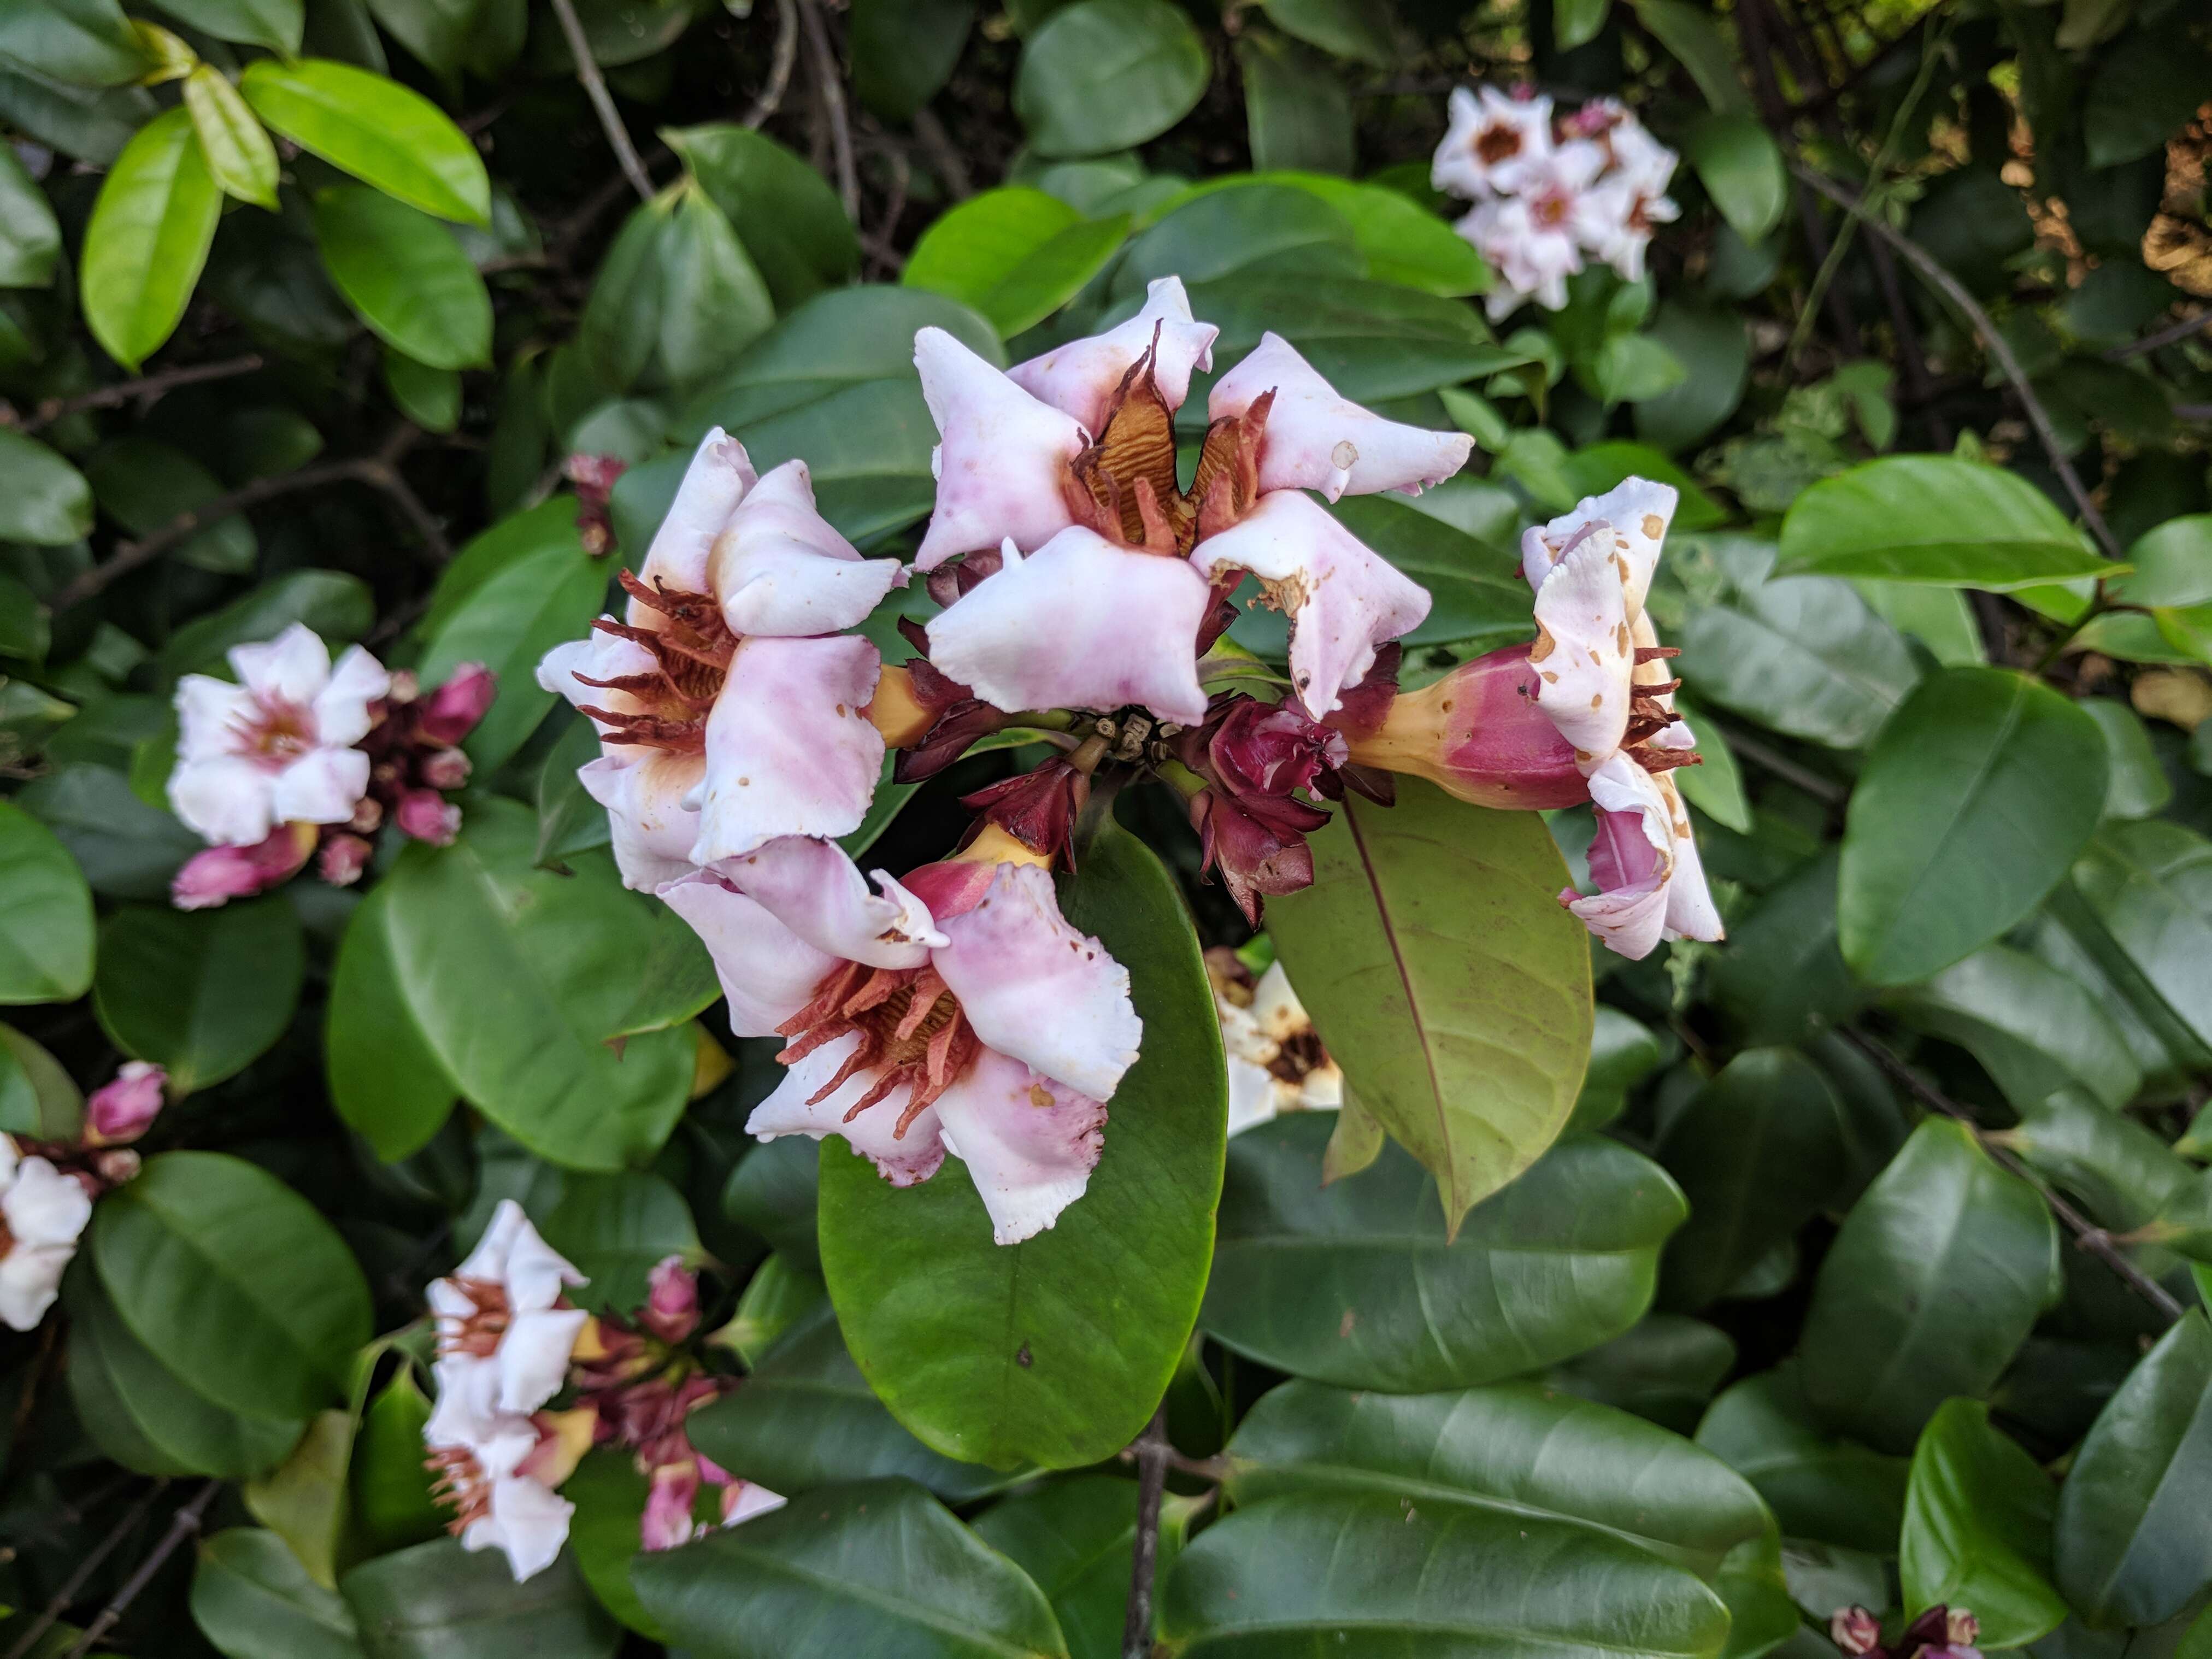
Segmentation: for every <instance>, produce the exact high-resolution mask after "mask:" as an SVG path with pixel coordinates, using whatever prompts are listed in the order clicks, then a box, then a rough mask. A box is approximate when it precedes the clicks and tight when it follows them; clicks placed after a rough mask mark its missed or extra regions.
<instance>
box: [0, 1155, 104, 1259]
mask: <svg viewBox="0 0 2212 1659" xmlns="http://www.w3.org/2000/svg"><path fill="white" fill-rule="evenodd" d="M0 1215H4V1216H5V1217H6V1218H7V1220H8V1231H9V1236H10V1237H12V1238H14V1240H15V1243H16V1244H17V1245H19V1246H23V1245H40V1244H49V1245H55V1246H73V1245H75V1244H76V1241H77V1239H78V1237H80V1236H81V1235H82V1233H83V1231H84V1224H85V1223H86V1222H88V1221H89V1220H91V1219H92V1200H91V1199H90V1198H89V1197H88V1196H87V1195H86V1194H85V1190H84V1188H82V1187H81V1186H79V1185H78V1184H77V1182H76V1180H75V1179H74V1178H73V1177H71V1176H65V1175H64V1174H63V1173H62V1172H61V1171H60V1170H57V1169H55V1168H54V1166H53V1165H52V1164H50V1163H48V1162H47V1161H46V1159H45V1158H25V1159H23V1160H22V1162H21V1163H20V1164H17V1165H16V1166H15V1182H14V1183H13V1184H12V1185H11V1186H10V1187H9V1188H8V1191H7V1193H6V1194H4V1195H0Z"/></svg>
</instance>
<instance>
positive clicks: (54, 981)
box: [0, 801, 93, 1003]
mask: <svg viewBox="0 0 2212 1659" xmlns="http://www.w3.org/2000/svg"><path fill="white" fill-rule="evenodd" d="M92 957H93V933H92V893H91V891H90V890H89V889H88V888H87V887H86V886H85V884H84V872H82V871H81V870H79V869H78V868H77V866H76V860H75V859H73V858H71V857H70V855H69V849H68V848H65V847H64V846H63V845H62V844H61V842H60V841H59V840H58V839H57V838H56V837H55V835H54V832H53V831H52V830H51V829H47V828H46V825H45V824H43V823H40V822H39V821H38V819H36V818H34V817H32V816H31V815H30V814H29V813H28V812H26V811H23V809H22V808H21V807H20V806H17V805H15V804H14V803H12V802H8V801H0V1003H10V1002H71V1001H74V1000H76V999H77V998H78V997H81V996H82V995H83V994H84V993H85V987H87V986H88V985H90V984H91V983H92Z"/></svg>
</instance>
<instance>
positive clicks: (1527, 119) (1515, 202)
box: [1431, 87, 1677, 319]
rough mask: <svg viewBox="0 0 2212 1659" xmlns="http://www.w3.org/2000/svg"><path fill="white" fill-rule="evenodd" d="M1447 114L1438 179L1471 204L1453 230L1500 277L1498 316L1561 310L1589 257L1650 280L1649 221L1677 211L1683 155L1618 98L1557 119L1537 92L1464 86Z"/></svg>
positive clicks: (1494, 311) (1495, 301) (1493, 309)
mask: <svg viewBox="0 0 2212 1659" xmlns="http://www.w3.org/2000/svg"><path fill="white" fill-rule="evenodd" d="M1450 115H1451V125H1450V127H1449V131H1446V132H1445V134H1444V137H1443V143H1440V144H1438V145H1437V154H1436V160H1435V163H1434V165H1433V167H1432V169H1431V180H1432V182H1433V183H1434V184H1435V185H1436V187H1437V189H1438V190H1440V191H1444V192H1446V193H1447V194H1449V195H1452V196H1455V197H1459V198H1460V199H1461V200H1462V201H1464V202H1472V203H1473V204H1474V208H1473V209H1472V210H1470V211H1469V212H1468V214H1467V216H1465V217H1464V218H1462V219H1461V220H1460V221H1459V222H1458V224H1457V226H1456V228H1457V229H1458V231H1459V234H1461V235H1462V236H1463V237H1465V238H1466V239H1467V240H1468V241H1469V242H1471V243H1472V244H1474V248H1475V251H1476V252H1479V253H1480V254H1481V255H1482V257H1483V258H1485V259H1486V260H1488V261H1489V263H1490V264H1491V266H1492V269H1493V270H1496V271H1497V273H1498V276H1499V277H1500V278H1501V281H1500V283H1499V285H1498V287H1497V288H1496V289H1493V290H1492V293H1491V295H1490V297H1489V300H1488V301H1487V303H1488V305H1489V307H1490V314H1491V316H1492V319H1497V318H1502V317H1504V316H1506V315H1507V314H1509V313H1511V312H1512V311H1514V310H1515V309H1516V308H1517V307H1519V306H1521V305H1522V303H1523V302H1524V301H1528V300H1529V299H1531V298H1533V299H1534V300H1535V301H1536V302H1537V303H1538V304H1539V305H1541V306H1543V307H1545V308H1546V309H1547V310H1551V311H1557V310H1559V308H1560V307H1563V306H1565V304H1566V302H1567V278H1568V277H1569V276H1572V275H1573V274H1574V273H1575V272H1577V271H1578V270H1581V269H1582V268H1583V258H1584V256H1586V255H1587V256H1589V258H1595V259H1600V260H1602V261H1603V262H1604V263H1606V264H1609V265H1611V266H1612V267H1613V269H1614V270H1617V271H1619V272H1620V274H1621V276H1624V277H1625V278H1626V279H1627V280H1628V281H1630V282H1635V281H1637V280H1638V279H1639V278H1640V277H1642V276H1643V275H1644V249H1645V248H1646V247H1647V246H1649V245H1650V240H1651V228H1652V226H1654V225H1655V224H1663V223H1665V222H1668V221H1669V220H1672V219H1673V218H1674V216H1675V214H1676V211H1677V210H1676V209H1675V206H1674V203H1673V202H1672V201H1670V200H1669V199H1668V196H1667V185H1668V180H1669V179H1672V178H1673V177H1674V161H1675V156H1674V151H1673V150H1671V149H1668V148H1667V147H1666V146H1665V145H1664V144H1662V143H1660V142H1659V141H1658V140H1657V139H1656V138H1654V137H1652V136H1651V135H1650V133H1649V132H1648V131H1645V130H1644V125H1643V124H1642V123H1641V122H1639V121H1638V120H1637V118H1636V117H1635V116H1634V115H1632V114H1631V113H1630V112H1628V111H1627V110H1626V108H1624V107H1623V106H1621V104H1620V102H1619V101H1618V100H1614V99H1611V98H1594V99H1592V100H1590V101H1589V103H1587V104H1584V105H1583V106H1582V107H1581V108H1580V109H1578V110H1577V111H1576V112H1574V113H1572V114H1571V115H1565V116H1555V115H1554V114H1553V109H1552V100H1550V99H1549V98H1548V97H1546V96H1544V95H1543V94H1540V93H1537V92H1536V91H1535V90H1534V88H1528V87H1522V88H1516V90H1515V91H1514V92H1513V93H1511V94H1506V93H1502V92H1500V91H1498V88H1495V87H1483V88H1480V89H1479V90H1477V91H1472V92H1471V91H1469V90H1468V88H1465V87H1461V88H1457V89H1456V90H1455V91H1454V92H1453V94H1452V95H1451V102H1450Z"/></svg>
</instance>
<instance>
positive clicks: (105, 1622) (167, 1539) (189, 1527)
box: [69, 1480, 222, 1659]
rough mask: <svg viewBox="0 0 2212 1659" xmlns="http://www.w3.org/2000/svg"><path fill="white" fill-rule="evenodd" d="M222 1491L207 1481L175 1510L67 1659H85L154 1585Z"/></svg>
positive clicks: (213, 1483)
mask: <svg viewBox="0 0 2212 1659" xmlns="http://www.w3.org/2000/svg"><path fill="white" fill-rule="evenodd" d="M221 1491H222V1481H220V1480H210V1481H209V1482H208V1483H207V1484H206V1485H205V1486H202V1487H201V1488H200V1489H199V1491H197V1492H195V1493H193V1494H192V1498H191V1502H189V1503H187V1504H185V1505H184V1506H183V1507H182V1508H180V1509H179V1510H178V1511H177V1512H176V1514H175V1515H174V1516H172V1517H171V1519H170V1521H169V1529H168V1531H167V1532H166V1533H163V1534H161V1542H160V1543H158V1544H156V1545H155V1546H154V1548H153V1551H152V1553H150V1554H149V1555H148V1556H147V1558H146V1559H144V1560H143V1561H141V1562H140V1563H139V1564H138V1570H137V1571H136V1572H134V1573H132V1574H131V1577H129V1578H127V1579H125V1581H124V1583H123V1588H122V1589H119V1590H118V1591H116V1592H115V1599H114V1600H113V1601H110V1602H109V1603H108V1604H107V1605H106V1607H102V1608H101V1609H100V1616H99V1617H98V1618H97V1619H94V1620H93V1621H92V1622H91V1623H90V1624H89V1625H87V1626H85V1627H84V1634H83V1635H82V1636H80V1637H78V1638H76V1646H75V1647H73V1648H71V1649H70V1650H69V1659H84V1656H85V1655H86V1654H88V1653H89V1652H91V1651H92V1649H93V1644H94V1643H96V1642H98V1641H99V1640H100V1638H101V1637H103V1636H105V1635H106V1634H107V1632H110V1631H112V1630H113V1629H114V1628H115V1626H116V1624H117V1622H118V1620H121V1618H122V1617H123V1615H124V1614H125V1613H127V1612H128V1611H129V1610H130V1607H131V1603H132V1602H133V1601H137V1599H138V1593H139V1592H140V1591H141V1590H143V1589H145V1588H146V1586H147V1585H149V1584H150V1583H153V1582H154V1575H155V1573H157V1572H159V1571H161V1566H162V1564H163V1563H164V1562H166V1561H167V1559H169V1558H170V1557H171V1556H172V1555H174V1554H175V1553H177V1546H178V1545H179V1544H181V1543H183V1542H184V1541H185V1539H187V1538H189V1537H191V1535H192V1534H194V1533H197V1531H198V1530H199V1529H200V1522H201V1521H203V1520H204V1518H205V1517H206V1516H207V1510H208V1505H209V1504H212V1503H214V1502H215V1495H216V1493H217V1492H221Z"/></svg>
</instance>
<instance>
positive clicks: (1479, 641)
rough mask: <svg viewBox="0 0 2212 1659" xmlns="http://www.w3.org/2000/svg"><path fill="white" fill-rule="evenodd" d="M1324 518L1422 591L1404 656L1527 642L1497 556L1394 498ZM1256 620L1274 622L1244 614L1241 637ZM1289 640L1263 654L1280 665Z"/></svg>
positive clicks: (1353, 502) (1350, 504)
mask: <svg viewBox="0 0 2212 1659" xmlns="http://www.w3.org/2000/svg"><path fill="white" fill-rule="evenodd" d="M1329 511H1330V512H1331V513H1333V514H1334V516H1335V518H1336V520H1337V521H1338V522H1339V523H1340V524H1342V525H1343V526H1345V527H1346V529H1348V530H1350V531H1351V532H1352V534H1353V535H1355V536H1357V537H1358V538H1359V539H1360V540H1361V541H1362V542H1364V543H1365V544H1367V546H1368V547H1369V548H1370V549H1371V550H1373V551H1375V552H1376V553H1379V554H1381V555H1382V556H1383V557H1384V558H1386V559H1388V560H1389V562H1391V563H1392V564H1393V565H1395V566H1396V567H1397V568H1399V569H1400V570H1402V571H1404V572H1405V573H1406V574H1407V575H1408V576H1411V577H1412V578H1413V580H1415V581H1417V582H1419V584H1420V585H1421V586H1423V587H1424V588H1425V589H1426V590H1427V591H1428V594H1429V599H1430V605H1429V614H1428V616H1427V617H1425V618H1424V619H1423V620H1422V622H1421V623H1420V625H1419V627H1417V628H1414V629H1412V630H1411V631H1410V632H1408V633H1407V634H1406V635H1404V636H1403V637H1404V640H1405V643H1406V646H1407V648H1408V649H1411V648H1412V647H1415V646H1419V645H1432V644H1433V645H1443V644H1450V645H1453V646H1455V647H1459V648H1460V649H1461V650H1462V651H1463V652H1467V653H1476V652H1480V651H1483V650H1486V649H1489V648H1491V647H1494V646H1498V645H1511V644H1518V643H1520V642H1521V641H1523V640H1525V639H1526V638H1527V637H1528V584H1527V583H1526V582H1524V581H1522V580H1521V579H1520V578H1519V576H1518V575H1517V574H1514V573H1513V572H1512V570H1511V568H1510V563H1509V562H1508V561H1507V559H1506V558H1505V557H1504V555H1502V554H1500V553H1498V551H1497V550H1495V549H1493V548H1492V547H1490V546H1488V545H1486V544H1484V543H1483V542H1480V541H1478V540H1477V539H1476V538H1474V537H1473V536H1470V535H1468V534H1467V533H1466V532H1463V531H1461V530H1458V529H1456V528H1455V527H1454V526H1451V525H1449V524H1446V523H1444V522H1443V520H1439V519H1436V518H1433V517H1431V515H1429V514H1428V513H1424V512H1422V511H1421V510H1420V509H1419V507H1414V506H1413V505H1412V504H1410V503H1409V502H1407V501H1404V500H1402V499H1400V498H1397V497H1393V496H1389V495H1347V496H1346V497H1345V498H1344V499H1343V500H1342V501H1338V502H1337V503H1336V504H1335V505H1334V507H1331V508H1330V509H1329ZM1516 586H1517V587H1518V589H1519V591H1518V592H1516V591H1515V590H1516ZM1262 619H1265V622H1266V623H1267V625H1269V626H1271V627H1272V626H1273V624H1274V623H1276V621H1277V620H1278V618H1277V617H1276V613H1274V612H1273V611H1267V610H1266V609H1265V607H1260V608H1256V609H1255V610H1252V611H1247V612H1246V613H1245V614H1244V616H1243V617H1241V618H1239V628H1238V632H1239V634H1240V635H1242V634H1244V633H1245V632H1246V629H1245V626H1244V624H1247V623H1256V622H1261V621H1262ZM1289 640H1290V635H1289V630H1288V628H1287V626H1285V627H1284V629H1282V633H1281V643H1280V644H1279V645H1277V644H1275V643H1274V642H1273V635H1271V636H1270V641H1269V647H1268V648H1267V649H1265V650H1261V654H1262V655H1264V656H1268V657H1271V658H1273V659H1276V660H1280V659H1282V658H1283V656H1284V655H1285V653H1286V651H1287V650H1288V647H1289ZM1253 648H1254V649H1260V647H1258V646H1257V645H1255V646H1254V647H1253ZM1454 810H1457V809H1454Z"/></svg>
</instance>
